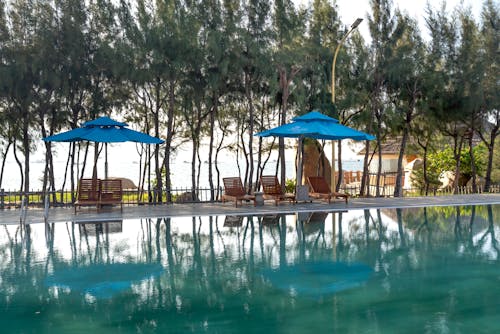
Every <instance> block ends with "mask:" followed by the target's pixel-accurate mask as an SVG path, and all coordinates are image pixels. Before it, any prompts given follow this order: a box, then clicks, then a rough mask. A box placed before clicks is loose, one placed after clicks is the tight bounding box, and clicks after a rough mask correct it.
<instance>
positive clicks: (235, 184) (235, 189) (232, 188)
mask: <svg viewBox="0 0 500 334" xmlns="http://www.w3.org/2000/svg"><path fill="white" fill-rule="evenodd" d="M222 182H223V183H224V194H226V195H227V196H234V197H241V196H245V194H246V192H245V188H243V183H242V182H241V178H239V177H225V178H223V179H222Z"/></svg>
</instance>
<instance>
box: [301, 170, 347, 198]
mask: <svg viewBox="0 0 500 334" xmlns="http://www.w3.org/2000/svg"><path fill="white" fill-rule="evenodd" d="M307 182H308V183H309V187H310V191H309V196H311V197H312V198H318V199H326V200H328V203H331V200H332V198H333V197H341V198H344V199H345V202H346V204H347V200H348V199H349V195H348V194H344V193H338V192H332V191H331V190H330V186H329V185H328V183H327V182H326V180H325V178H324V177H323V176H309V177H307Z"/></svg>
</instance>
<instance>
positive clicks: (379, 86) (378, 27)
mask: <svg viewBox="0 0 500 334" xmlns="http://www.w3.org/2000/svg"><path fill="white" fill-rule="evenodd" d="M391 5H392V2H391V1H390V0H371V1H370V6H371V9H372V13H371V14H372V15H371V16H370V17H369V18H368V26H369V29H370V35H371V37H372V44H371V49H370V51H371V65H372V67H371V73H370V77H371V78H372V79H371V80H370V82H369V85H370V88H369V90H370V91H371V110H372V117H374V118H373V120H374V123H375V124H374V125H375V127H376V130H375V135H376V138H377V147H378V170H377V178H376V189H377V190H376V196H380V187H379V185H380V175H381V173H382V152H381V150H380V148H381V146H382V145H381V143H382V139H383V137H384V133H383V131H384V126H385V125H386V119H385V118H386V116H385V114H386V112H387V110H386V109H387V107H386V106H387V105H388V103H387V102H388V101H387V100H386V97H387V95H386V82H387V69H388V66H390V63H389V62H388V58H389V56H390V54H391V52H392V43H394V39H393V34H394V30H395V28H396V20H395V17H394V16H393V13H392V8H391ZM370 123H371V121H370ZM368 151H369V147H368V144H367V146H366V152H368ZM367 160H368V159H366V156H365V162H364V163H365V165H364V167H363V175H364V180H363V181H364V182H363V184H364V185H366V186H368V182H366V178H367V177H368V166H367V163H368V161H367ZM367 192H368V191H367ZM362 193H363V190H362Z"/></svg>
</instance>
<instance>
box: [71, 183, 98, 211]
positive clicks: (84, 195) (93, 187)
mask: <svg viewBox="0 0 500 334" xmlns="http://www.w3.org/2000/svg"><path fill="white" fill-rule="evenodd" d="M100 192H101V180H99V179H80V182H79V183H78V190H77V197H76V202H75V204H74V207H75V214H76V209H77V207H81V206H84V205H85V206H87V205H95V206H96V207H97V210H99V207H100V201H99V199H100V198H99V197H100Z"/></svg>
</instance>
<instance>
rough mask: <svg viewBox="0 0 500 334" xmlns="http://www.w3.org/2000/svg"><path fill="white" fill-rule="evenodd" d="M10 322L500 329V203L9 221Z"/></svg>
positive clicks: (303, 329) (55, 328)
mask: <svg viewBox="0 0 500 334" xmlns="http://www.w3.org/2000/svg"><path fill="white" fill-rule="evenodd" d="M0 228H1V229H2V230H3V231H2V233H1V234H0V254H1V257H0V270H1V271H0V307H1V309H0V326H1V327H0V328H2V330H1V331H2V333H80V332H81V333H201V332H203V333H255V332H259V333H260V332H263V331H267V332H268V333H311V332H314V331H316V332H318V333H325V332H338V333H402V332H405V333H424V332H425V333H450V332H451V333H471V332H474V333H476V332H487V333H498V332H500V315H499V311H500V298H499V295H500V263H499V261H500V248H499V245H498V238H499V236H500V206H498V205H496V206H467V207H435V208H427V209H387V210H365V211H363V210H357V211H349V212H343V213H335V214H332V213H321V212H316V213H314V214H305V213H301V214H295V215H288V216H280V215H269V216H253V217H252V216H251V217H233V216H226V217H190V218H170V219H164V218H158V219H143V220H127V221H114V222H107V223H102V224H93V223H87V224H74V223H58V224H53V225H51V226H45V225H43V224H33V225H30V226H28V227H27V228H26V230H21V229H20V228H19V227H18V226H14V225H10V226H1V227H0Z"/></svg>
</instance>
